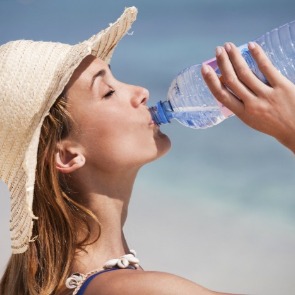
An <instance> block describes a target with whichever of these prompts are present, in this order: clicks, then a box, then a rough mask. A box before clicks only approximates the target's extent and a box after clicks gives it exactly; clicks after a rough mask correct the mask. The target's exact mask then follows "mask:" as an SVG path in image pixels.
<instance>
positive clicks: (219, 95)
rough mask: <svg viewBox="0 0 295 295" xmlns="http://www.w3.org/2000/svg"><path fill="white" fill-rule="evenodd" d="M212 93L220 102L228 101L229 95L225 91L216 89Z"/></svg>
mask: <svg viewBox="0 0 295 295" xmlns="http://www.w3.org/2000/svg"><path fill="white" fill-rule="evenodd" d="M212 93H213V95H214V96H215V97H216V98H218V100H220V101H222V102H223V101H226V100H227V98H228V94H227V92H226V91H225V90H224V89H216V90H215V91H213V92H212Z"/></svg>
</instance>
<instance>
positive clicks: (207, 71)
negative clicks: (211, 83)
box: [202, 64, 209, 75]
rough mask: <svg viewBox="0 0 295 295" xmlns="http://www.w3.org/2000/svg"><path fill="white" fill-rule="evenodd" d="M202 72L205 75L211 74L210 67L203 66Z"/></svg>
mask: <svg viewBox="0 0 295 295" xmlns="http://www.w3.org/2000/svg"><path fill="white" fill-rule="evenodd" d="M202 72H203V74H204V75H206V74H208V73H209V66H208V65H206V64H203V66H202Z"/></svg>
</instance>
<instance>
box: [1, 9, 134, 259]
mask: <svg viewBox="0 0 295 295" xmlns="http://www.w3.org/2000/svg"><path fill="white" fill-rule="evenodd" d="M136 15H137V9H136V8H135V7H130V8H126V9H125V11H124V12H123V14H122V15H121V17H120V18H119V19H118V20H117V21H116V22H115V23H113V24H110V26H109V27H108V28H106V29H105V30H102V31H101V32H99V33H98V34H96V35H94V36H92V37H91V38H90V39H88V40H86V41H84V42H82V43H79V44H76V45H68V44H62V43H53V42H34V41H27V40H19V41H13V42H9V43H6V44H4V45H2V46H0V179H2V180H3V181H4V182H5V183H6V184H7V185H8V188H9V191H10V193H11V220H10V232H11V247H12V253H15V254H16V253H23V252H25V251H26V250H27V248H28V244H29V242H31V241H32V228H33V220H34V219H38V218H37V217H36V216H34V213H33V212H32V203H33V196H34V183H35V169H36V164H37V150H38V143H39V136H40V130H41V126H42V123H43V120H44V118H45V117H46V116H47V115H48V113H49V110H50V108H51V106H52V105H53V104H54V102H55V100H56V99H57V98H58V96H59V95H60V94H61V93H62V91H63V89H64V87H65V86H66V84H67V82H68V81H69V79H70V77H71V75H72V74H73V72H74V70H75V69H76V68H77V67H78V65H79V64H80V62H81V61H82V60H83V59H84V58H85V57H86V56H87V55H90V54H91V55H94V56H96V57H99V58H101V59H103V60H105V61H106V62H109V61H110V59H111V56H112V53H113V51H114V49H115V47H116V45H117V43H118V42H119V41H120V39H121V38H122V37H123V36H124V35H125V34H126V33H127V32H128V30H129V29H130V27H131V24H132V23H133V22H134V21H135V19H136Z"/></svg>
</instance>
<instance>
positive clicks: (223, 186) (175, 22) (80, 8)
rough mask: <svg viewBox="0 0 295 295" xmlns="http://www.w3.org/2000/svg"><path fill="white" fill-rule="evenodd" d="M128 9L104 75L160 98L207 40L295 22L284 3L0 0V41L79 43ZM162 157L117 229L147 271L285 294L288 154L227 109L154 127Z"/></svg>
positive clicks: (4, 249) (292, 225) (3, 246)
mask: <svg viewBox="0 0 295 295" xmlns="http://www.w3.org/2000/svg"><path fill="white" fill-rule="evenodd" d="M132 5H135V6H137V7H138V9H139V14H138V19H137V21H136V22H135V24H134V25H133V27H132V29H131V31H130V35H129V36H126V37H125V38H124V39H123V41H122V42H121V43H120V45H119V46H118V48H117V50H116V51H115V54H114V56H113V59H112V64H111V65H112V71H113V73H114V75H115V76H116V77H117V78H118V79H119V80H122V81H124V82H127V83H132V84H138V85H141V86H144V87H146V88H148V89H149V91H150V97H151V99H150V104H151V105H152V104H154V103H156V102H157V101H158V100H159V99H165V97H166V93H167V90H168V87H169V85H170V83H171V81H172V79H173V78H174V77H175V76H176V74H177V73H178V72H179V71H180V70H182V69H183V68H185V67H187V66H190V65H193V64H197V63H201V62H202V61H205V60H208V59H210V58H211V57H213V56H214V54H215V47H216V46H217V45H223V44H224V43H225V42H226V41H232V42H234V43H235V44H237V45H241V44H244V43H246V42H248V41H250V40H253V39H255V38H256V37H259V36H260V35H262V34H264V33H265V32H267V31H269V30H271V29H273V28H275V27H277V26H279V25H283V24H285V23H287V22H289V21H292V20H295V13H294V12H295V3H294V0H280V1H269V0H255V1H254V0H248V1H242V0H223V1H220V0H182V1H176V0H169V1H168V0H161V1H160V0H157V1H155V0H150V1H146V0H145V1H143V0H137V1H135V0H133V1H124V0H120V1H116V0H108V1H103V2H102V1H97V0H96V1H94V0H83V1H82V0H80V1H78V0H50V1H45V0H17V1H16V0H0V44H3V43H6V42H8V41H10V40H15V39H33V40H44V41H60V42H65V43H70V44H75V43H77V42H80V41H83V40H85V39H88V37H89V36H91V35H93V34H95V33H96V32H98V31H99V30H101V29H102V28H105V27H106V26H108V24H109V23H110V22H114V21H115V20H116V19H117V18H118V17H119V15H120V14H121V13H122V11H123V9H124V7H126V6H132ZM161 129H162V131H163V132H164V133H166V134H167V135H168V136H169V137H170V138H171V141H172V149H171V151H170V153H169V154H168V155H166V156H165V157H163V158H161V159H160V160H158V161H157V162H154V163H151V164H149V165H147V166H146V167H144V168H143V169H142V170H141V171H140V173H139V176H138V179H137V182H136V184H135V188H134V191H133V200H132V202H131V206H130V211H129V219H128V221H127V224H126V229H125V230H126V235H127V239H128V240H129V245H130V247H131V248H135V249H136V250H137V253H138V256H139V258H140V259H141V263H142V266H143V267H144V268H145V269H146V270H159V271H167V272H171V273H174V274H177V275H180V276H183V277H186V278H188V279H190V280H193V281H195V282H197V283H199V284H201V285H204V286H206V287H207V288H210V289H213V290H217V291H224V292H235V293H243V294H245V293H246V294H268V295H272V294H274V295H277V294H280V295H291V294H295V280H294V272H295V271H294V264H295V196H294V194H295V158H294V155H293V154H292V153H291V152H290V151H288V150H287V149H286V148H284V147H282V146H281V145H279V144H278V143H277V142H276V141H275V140H274V139H272V138H270V137H268V136H266V135H263V134H261V133H258V132H256V131H254V130H251V129H250V128H248V127H246V126H245V125H243V123H241V122H240V121H239V120H238V119H237V118H235V117H233V118H230V119H228V120H226V121H224V122H223V123H222V124H220V125H218V126H216V127H214V128H209V129H206V130H193V129H189V128H186V127H183V126H181V125H180V124H179V123H177V122H173V123H171V124H169V125H166V126H163V127H161ZM0 194H1V205H0V206H1V213H0V224H1V227H0V237H1V242H0V252H1V253H0V275H1V274H2V273H3V270H4V268H5V265H6V263H7V260H8V258H9V255H10V248H9V247H10V245H9V224H8V223H9V197H8V191H7V188H6V186H5V185H4V184H3V183H0Z"/></svg>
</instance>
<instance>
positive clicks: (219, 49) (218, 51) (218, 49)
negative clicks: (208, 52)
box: [216, 46, 222, 56]
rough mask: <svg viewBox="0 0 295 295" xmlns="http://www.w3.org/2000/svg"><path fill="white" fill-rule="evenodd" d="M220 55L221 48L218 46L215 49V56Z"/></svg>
mask: <svg viewBox="0 0 295 295" xmlns="http://www.w3.org/2000/svg"><path fill="white" fill-rule="evenodd" d="M221 53H222V49H221V47H220V46H217V47H216V56H219V55H221Z"/></svg>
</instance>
